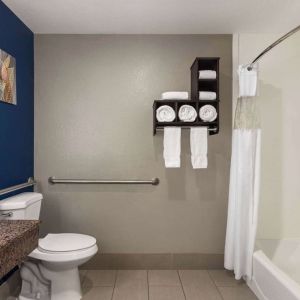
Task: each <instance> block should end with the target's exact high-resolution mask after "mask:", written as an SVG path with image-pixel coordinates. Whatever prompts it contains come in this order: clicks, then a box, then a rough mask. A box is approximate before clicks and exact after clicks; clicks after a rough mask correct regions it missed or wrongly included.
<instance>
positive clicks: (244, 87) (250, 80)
mask: <svg viewBox="0 0 300 300" xmlns="http://www.w3.org/2000/svg"><path fill="white" fill-rule="evenodd" d="M248 67H249V65H240V66H239V68H238V75H239V97H254V96H256V89H257V69H258V67H257V65H254V66H253V67H252V69H251V70H248Z"/></svg>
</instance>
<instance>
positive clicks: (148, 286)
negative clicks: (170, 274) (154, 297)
mask: <svg viewBox="0 0 300 300" xmlns="http://www.w3.org/2000/svg"><path fill="white" fill-rule="evenodd" d="M147 289H148V300H150V285H149V270H147Z"/></svg>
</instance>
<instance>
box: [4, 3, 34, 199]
mask: <svg viewBox="0 0 300 300" xmlns="http://www.w3.org/2000/svg"><path fill="white" fill-rule="evenodd" d="M0 22H1V30H0V49H3V50H4V51H6V52H8V53H9V54H11V55H12V56H14V57H15V58H16V72H17V105H16V106H15V105H11V104H6V103H4V102H0V149H1V155H0V189H2V188H6V187H9V186H12V185H15V184H19V183H23V182H26V181H27V179H28V177H30V176H32V175H33V136H34V134H33V103H34V101H33V33H32V32H31V31H30V30H29V29H28V28H27V27H26V26H25V25H24V24H23V23H22V22H21V21H20V20H19V19H18V18H17V17H16V16H15V15H14V13H13V12H11V11H10V10H9V9H8V8H7V7H6V6H5V5H4V4H3V2H2V1H0ZM2 198H3V197H2ZM2 198H0V199H2Z"/></svg>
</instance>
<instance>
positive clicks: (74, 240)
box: [38, 233, 96, 253]
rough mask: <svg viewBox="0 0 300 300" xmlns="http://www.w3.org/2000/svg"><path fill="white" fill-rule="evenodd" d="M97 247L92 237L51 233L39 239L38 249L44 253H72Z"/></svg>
mask: <svg viewBox="0 0 300 300" xmlns="http://www.w3.org/2000/svg"><path fill="white" fill-rule="evenodd" d="M94 245H96V239H95V238H94V237H92V236H89V235H85V234H78V233H58V234H54V233H49V234H47V235H46V236H45V237H44V238H43V239H39V244H38V248H39V250H40V251H42V252H53V253H57V252H70V251H78V250H84V249H88V248H90V247H92V246H94Z"/></svg>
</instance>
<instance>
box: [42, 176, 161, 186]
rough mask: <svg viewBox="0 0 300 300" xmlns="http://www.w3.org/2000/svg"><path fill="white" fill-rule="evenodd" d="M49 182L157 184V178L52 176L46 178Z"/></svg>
mask: <svg viewBox="0 0 300 300" xmlns="http://www.w3.org/2000/svg"><path fill="white" fill-rule="evenodd" d="M48 181H49V183H50V184H152V185H158V184H159V178H153V179H151V180H135V179H133V180H96V179H57V178H55V177H54V176H51V177H49V179H48Z"/></svg>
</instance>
